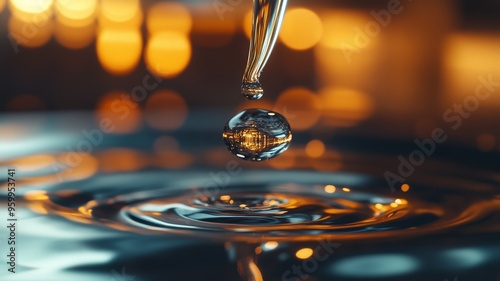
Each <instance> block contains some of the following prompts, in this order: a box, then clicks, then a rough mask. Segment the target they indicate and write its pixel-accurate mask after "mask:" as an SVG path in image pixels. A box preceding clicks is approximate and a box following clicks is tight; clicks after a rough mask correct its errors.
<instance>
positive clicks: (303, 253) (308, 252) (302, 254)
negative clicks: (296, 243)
mask: <svg viewBox="0 0 500 281" xmlns="http://www.w3.org/2000/svg"><path fill="white" fill-rule="evenodd" d="M313 253H314V252H313V250H312V249H311V248H302V249H300V250H298V251H297V252H296V253H295V256H296V257H297V258H299V259H301V260H305V259H308V258H310V257H311V256H312V255H313Z"/></svg>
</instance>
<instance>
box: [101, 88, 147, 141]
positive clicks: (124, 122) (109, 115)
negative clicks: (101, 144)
mask: <svg viewBox="0 0 500 281" xmlns="http://www.w3.org/2000/svg"><path fill="white" fill-rule="evenodd" d="M97 121H98V123H99V124H101V123H102V122H104V121H109V122H107V124H108V125H107V127H109V128H110V130H109V131H107V132H105V133H112V134H124V133H131V132H133V131H135V130H136V129H137V128H138V127H139V125H140V124H141V112H140V109H139V105H138V104H137V103H136V102H134V101H133V99H132V98H130V96H129V95H128V94H127V93H124V92H117V91H116V92H109V93H107V94H106V95H104V96H103V97H102V98H101V99H100V101H99V103H98V106H97Z"/></svg>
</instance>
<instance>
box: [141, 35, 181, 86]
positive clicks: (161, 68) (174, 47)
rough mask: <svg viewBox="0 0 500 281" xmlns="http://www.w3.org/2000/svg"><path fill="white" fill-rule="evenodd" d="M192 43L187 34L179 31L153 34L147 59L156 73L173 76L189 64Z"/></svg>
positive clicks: (149, 65)
mask: <svg viewBox="0 0 500 281" xmlns="http://www.w3.org/2000/svg"><path fill="white" fill-rule="evenodd" d="M190 59H191V43H190V42H189V40H188V38H187V37H186V35H184V34H182V33H178V32H160V33H155V34H152V35H151V36H150V38H149V41H148V44H147V46H146V54H145V61H146V64H147V66H148V67H149V69H151V71H153V72H154V73H155V74H156V75H158V76H161V77H165V78H172V77H175V76H177V75H179V74H180V73H181V72H182V71H184V69H185V68H186V67H187V66H188V64H189V61H190Z"/></svg>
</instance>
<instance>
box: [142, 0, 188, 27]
mask: <svg viewBox="0 0 500 281" xmlns="http://www.w3.org/2000/svg"><path fill="white" fill-rule="evenodd" d="M146 24H147V27H148V31H149V32H150V33H155V32H161V31H176V32H180V33H183V34H186V35H187V34H189V32H190V31H191V26H192V25H193V21H192V18H191V14H190V12H189V10H188V8H186V6H185V5H183V4H182V3H175V2H160V3H157V4H155V5H153V6H152V7H151V8H150V9H149V11H148V15H147V18H146Z"/></svg>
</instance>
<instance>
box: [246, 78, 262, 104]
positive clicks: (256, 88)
mask: <svg viewBox="0 0 500 281" xmlns="http://www.w3.org/2000/svg"><path fill="white" fill-rule="evenodd" d="M241 93H242V94H243V96H245V98H246V99H247V100H258V99H260V98H261V97H262V96H263V95H264V89H262V86H261V85H260V83H259V82H253V83H252V82H243V83H241Z"/></svg>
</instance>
